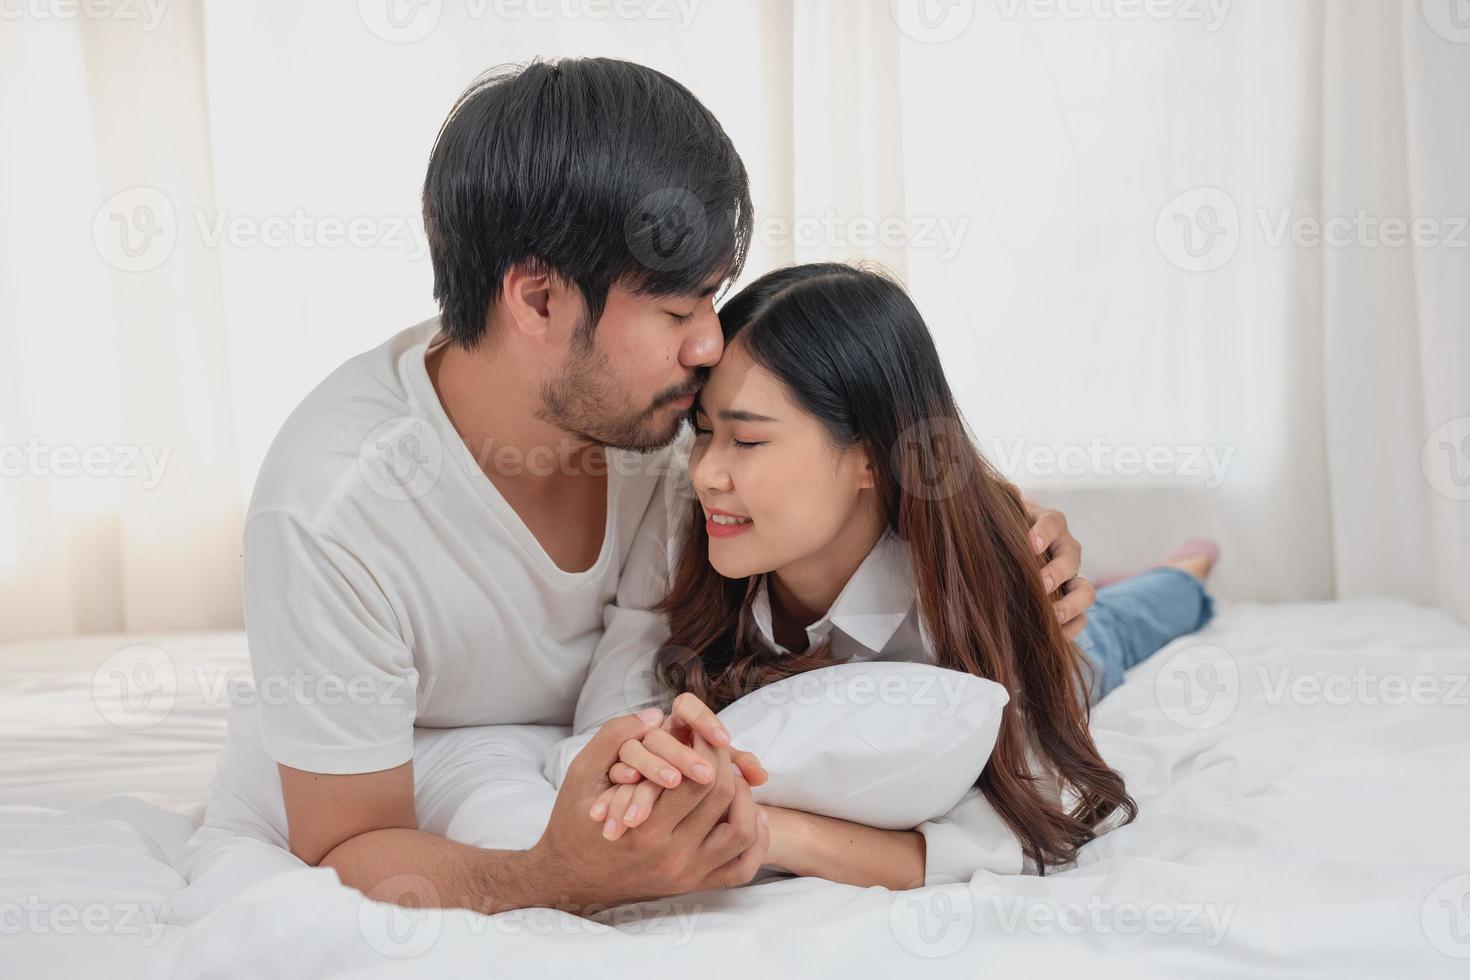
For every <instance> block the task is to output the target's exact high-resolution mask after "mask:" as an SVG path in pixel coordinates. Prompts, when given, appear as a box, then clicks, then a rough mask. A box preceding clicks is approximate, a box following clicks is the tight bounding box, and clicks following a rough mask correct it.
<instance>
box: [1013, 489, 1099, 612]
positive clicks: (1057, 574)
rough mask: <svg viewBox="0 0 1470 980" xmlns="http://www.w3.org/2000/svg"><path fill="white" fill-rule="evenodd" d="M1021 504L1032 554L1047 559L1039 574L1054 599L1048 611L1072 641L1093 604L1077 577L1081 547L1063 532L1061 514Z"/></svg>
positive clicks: (1089, 592) (1088, 586) (1089, 589)
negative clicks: (1024, 508)
mask: <svg viewBox="0 0 1470 980" xmlns="http://www.w3.org/2000/svg"><path fill="white" fill-rule="evenodd" d="M1022 503H1023V504H1025V506H1026V516H1027V517H1029V518H1030V519H1031V530H1030V531H1029V532H1028V533H1027V537H1028V539H1029V540H1030V542H1031V550H1032V552H1033V553H1034V554H1037V555H1046V556H1047V557H1048V558H1050V561H1048V562H1047V564H1046V567H1044V568H1042V570H1041V581H1042V584H1043V585H1044V586H1045V587H1046V591H1047V593H1048V594H1049V595H1056V596H1058V598H1056V599H1054V600H1053V601H1052V608H1053V609H1055V610H1056V614H1057V619H1058V620H1059V621H1060V622H1061V623H1062V629H1063V631H1065V632H1066V634H1067V639H1069V640H1075V639H1077V634H1079V633H1081V632H1082V628H1083V627H1084V626H1086V625H1087V610H1088V609H1090V608H1092V604H1093V603H1094V602H1096V601H1097V591H1096V590H1095V589H1094V588H1093V587H1092V583H1091V582H1089V581H1087V579H1085V578H1082V577H1081V576H1080V575H1078V574H1077V571H1078V569H1080V568H1081V567H1082V545H1081V544H1080V543H1078V541H1077V539H1076V538H1074V537H1072V532H1071V531H1069V530H1067V518H1066V517H1065V516H1063V514H1062V512H1061V511H1059V510H1042V509H1041V508H1040V507H1037V506H1036V505H1035V504H1033V503H1032V502H1031V501H1029V500H1022Z"/></svg>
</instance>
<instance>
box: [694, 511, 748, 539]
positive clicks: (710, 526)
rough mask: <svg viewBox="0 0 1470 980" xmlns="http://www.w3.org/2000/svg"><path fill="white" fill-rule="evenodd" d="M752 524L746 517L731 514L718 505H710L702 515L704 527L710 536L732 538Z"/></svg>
mask: <svg viewBox="0 0 1470 980" xmlns="http://www.w3.org/2000/svg"><path fill="white" fill-rule="evenodd" d="M754 524H755V522H754V521H752V520H751V519H750V518H748V517H745V516H742V515H740V514H732V513H730V512H729V511H725V510H720V509H719V508H718V507H711V508H710V509H709V510H708V511H707V512H706V513H705V517H704V529H705V530H706V531H707V532H709V536H710V537H712V538H733V537H734V536H735V535H737V534H743V533H745V532H746V531H748V530H750V529H751V528H752V527H753V526H754Z"/></svg>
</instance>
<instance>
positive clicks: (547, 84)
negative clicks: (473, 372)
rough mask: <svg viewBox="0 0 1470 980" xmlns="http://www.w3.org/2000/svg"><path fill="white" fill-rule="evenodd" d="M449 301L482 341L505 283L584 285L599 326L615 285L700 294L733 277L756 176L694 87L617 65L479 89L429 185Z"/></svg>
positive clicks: (432, 236) (449, 127) (442, 303)
mask: <svg viewBox="0 0 1470 980" xmlns="http://www.w3.org/2000/svg"><path fill="white" fill-rule="evenodd" d="M423 207H424V227H425V230H426V231H427V233H428V238H429V252H430V257H431V258H432V260H433V265H434V298H435V299H436V300H438V301H439V308H440V312H441V323H442V325H443V327H444V329H445V330H446V332H447V333H448V334H449V335H450V337H451V338H452V339H453V340H454V342H455V343H457V344H459V345H460V346H462V347H465V348H471V347H474V346H476V345H477V344H478V343H479V341H480V340H481V338H482V335H483V334H484V332H485V320H486V315H487V313H488V311H489V309H490V307H491V305H492V304H493V303H494V302H495V301H496V300H497V299H498V298H499V296H500V289H501V283H502V281H503V280H504V277H505V274H506V272H507V271H508V270H509V269H510V268H511V267H512V266H513V265H515V264H517V263H521V262H526V263H529V264H530V265H531V267H532V268H535V269H538V270H543V271H547V272H550V273H553V274H555V275H557V276H559V277H561V278H562V279H563V280H565V281H566V282H568V283H571V284H573V285H575V286H576V287H577V288H578V289H579V290H580V291H581V293H582V296H583V299H584V300H585V301H586V304H587V314H588V317H587V321H586V322H587V323H588V324H589V325H595V324H596V322H597V320H598V318H599V317H600V316H601V315H602V311H603V308H604V306H605V304H606V302H607V293H608V289H609V288H610V287H611V286H612V285H613V284H614V283H620V284H622V285H624V286H626V287H628V288H630V289H633V290H634V291H636V292H639V293H644V294H648V295H685V294H688V295H695V294H698V293H700V292H701V291H702V290H703V289H704V287H705V286H706V285H707V284H709V283H710V282H712V281H715V280H717V279H719V280H722V279H733V278H734V277H735V276H736V275H738V273H739V271H740V268H741V266H742V264H743V263H744V261H745V254H746V248H747V246H748V243H749V241H750V235H751V227H752V215H751V203H750V182H749V179H748V178H747V176H746V173H745V165H744V164H743V163H742V162H741V160H740V156H739V154H737V153H736V152H735V147H734V145H733V144H731V142H730V139H729V137H728V136H726V135H725V131H724V130H723V129H722V128H721V127H720V124H719V123H718V122H717V121H716V120H715V117H714V116H713V115H711V114H710V112H709V110H708V109H706V108H705V107H704V106H703V105H702V104H701V103H700V102H699V100H698V99H696V98H695V97H694V95H693V94H692V93H691V92H690V91H689V90H688V89H686V88H685V87H684V86H683V85H680V84H679V83H678V82H676V81H674V80H673V79H671V78H669V77H668V76H667V75H664V74H662V73H660V72H657V71H654V70H653V69H651V68H646V67H644V66H642V65H636V64H633V63H631V62H627V61H617V60H613V59H610V58H578V59H567V60H562V61H557V62H540V61H537V62H532V63H531V64H529V65H527V66H524V67H521V66H510V67H502V68H497V69H494V70H492V71H490V72H488V73H486V74H485V75H482V76H481V77H480V78H478V79H477V80H476V81H475V82H474V84H472V85H471V86H470V87H469V88H468V89H467V90H466V91H465V93H464V94H463V95H461V96H460V97H459V100H458V101H457V102H456V103H455V105H454V108H453V109H452V110H451V111H450V113H449V118H448V119H446V120H445V122H444V125H443V127H442V128H441V129H440V131H439V136H438V138H437V139H436V140H435V142H434V150H433V153H432V154H431V156H430V159H429V170H428V175H427V176H426V177H425V179H424V196H423Z"/></svg>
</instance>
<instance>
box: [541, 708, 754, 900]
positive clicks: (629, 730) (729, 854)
mask: <svg viewBox="0 0 1470 980" xmlns="http://www.w3.org/2000/svg"><path fill="white" fill-rule="evenodd" d="M650 719H652V720H650ZM661 720H662V713H661V712H657V711H655V710H650V711H649V712H642V713H640V714H639V715H627V716H624V717H621V718H614V719H613V720H611V721H609V722H607V723H606V724H604V725H603V726H602V728H601V729H599V730H598V732H597V734H596V735H595V736H594V737H593V739H592V741H591V742H589V743H588V744H587V746H586V748H584V749H583V750H582V751H581V753H579V754H578V755H577V757H576V759H574V760H572V764H571V766H570V768H569V769H568V770H567V776H566V779H565V781H564V782H563V783H562V788H561V792H560V793H558V794H557V798H556V805H555V806H554V807H553V809H552V813H551V820H550V822H549V823H548V824H547V827H546V832H545V834H543V835H542V837H541V840H540V841H538V842H537V844H536V846H535V847H533V848H532V849H531V856H532V861H533V867H534V868H535V869H537V871H538V872H539V873H541V874H544V875H545V876H547V877H548V878H549V879H550V880H552V881H556V882H558V883H560V884H563V885H565V888H566V894H565V896H564V900H565V901H567V902H570V903H572V904H574V905H577V904H588V903H601V904H610V903H614V902H625V901H634V900H638V899H644V898H654V897H663V896H666V895H679V894H683V893H685V892H690V891H698V890H702V889H706V888H723V887H729V886H731V885H737V884H744V883H745V882H747V881H749V880H750V879H751V878H752V877H753V876H754V875H755V872H756V871H757V870H758V869H759V868H760V865H761V863H762V860H763V859H764V856H765V852H766V850H767V849H768V848H769V846H770V838H769V835H768V833H767V832H766V828H765V826H764V822H763V821H762V820H761V819H759V811H758V808H757V807H756V806H755V803H754V801H753V800H752V799H751V797H750V788H749V786H748V785H747V784H746V783H745V780H744V779H743V778H740V779H737V776H736V773H737V770H736V768H735V766H734V765H733V764H732V762H731V758H730V749H729V747H728V746H723V745H722V746H720V747H718V748H716V747H714V746H712V745H710V743H709V742H708V741H706V740H705V739H704V737H703V736H701V735H700V734H698V732H696V733H695V734H694V736H693V744H692V746H690V747H689V748H690V750H691V752H692V753H693V754H694V755H695V756H697V757H698V759H699V763H700V764H701V765H703V766H705V767H707V768H708V769H709V771H710V773H711V778H710V780H709V781H708V782H703V783H701V782H696V781H694V780H692V779H691V780H683V781H680V783H679V785H677V786H676V787H674V788H673V789H669V790H667V791H665V792H664V793H663V798H662V799H661V800H660V803H659V807H658V809H657V811H655V812H654V813H653V814H652V816H651V818H650V819H649V820H648V821H647V823H646V824H645V825H644V826H642V827H640V828H638V831H637V832H636V833H632V834H628V835H627V836H625V837H623V838H622V839H621V840H617V841H608V840H604V839H603V836H602V828H601V826H600V825H599V824H596V823H593V822H592V821H590V820H588V819H587V811H588V808H589V807H590V806H591V805H592V802H593V800H595V799H596V798H597V797H598V796H599V795H601V794H602V793H603V791H604V790H606V789H608V788H609V787H611V786H612V785H613V783H612V781H611V780H610V779H609V778H608V771H609V769H611V767H612V765H613V763H614V762H616V761H617V760H618V755H619V752H620V751H621V749H622V746H623V745H624V744H625V743H626V742H628V741H629V740H630V739H641V738H643V737H644V736H645V735H647V734H648V733H650V732H652V731H654V730H655V729H656V728H657V727H658V722H659V721H661Z"/></svg>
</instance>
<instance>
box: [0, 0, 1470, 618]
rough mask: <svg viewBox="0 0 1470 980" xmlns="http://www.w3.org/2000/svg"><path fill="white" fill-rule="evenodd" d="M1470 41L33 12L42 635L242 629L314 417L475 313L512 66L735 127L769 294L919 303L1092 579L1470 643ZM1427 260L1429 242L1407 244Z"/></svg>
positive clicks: (25, 105)
mask: <svg viewBox="0 0 1470 980" xmlns="http://www.w3.org/2000/svg"><path fill="white" fill-rule="evenodd" d="M83 6H85V5H83ZM1465 6H1466V4H1465V2H1464V0H1374V2H1371V3H1356V2H1352V3H1350V2H1347V0H1338V2H1334V0H1234V2H1233V3H1232V2H1230V0H1177V2H1169V0H1156V2H1153V3H1150V4H1137V3H1123V2H1116V0H1056V2H1050V0H1049V2H1039V0H976V2H968V0H956V2H940V0H891V2H888V0H863V2H859V0H794V2H781V0H762V2H759V3H757V2H751V0H646V2H645V0H639V2H633V0H626V2H621V3H618V4H597V3H589V2H574V0H516V2H500V3H497V2H494V0H422V2H409V0H360V2H358V3H356V4H352V3H347V4H344V3H338V2H327V0H323V2H316V3H304V4H302V3H293V2H285V0H281V2H242V0H228V2H217V3H204V4H203V5H202V7H201V5H199V4H197V3H187V2H174V3H171V4H165V5H159V4H153V5H146V4H138V5H133V6H124V7H121V8H113V10H114V12H113V13H112V15H110V16H106V15H104V16H80V17H71V18H68V17H66V16H62V15H58V14H57V13H56V11H60V10H62V9H63V7H62V6H61V5H55V6H53V7H51V8H42V7H36V6H35V5H31V6H30V7H17V8H16V9H17V10H21V11H22V14H21V17H22V18H23V19H24V23H19V24H3V23H0V134H3V136H0V138H3V140H4V144H5V145H4V152H3V153H0V357H3V362H0V363H3V365H4V368H3V372H0V378H3V381H4V382H5V384H4V390H3V392H0V466H3V467H4V469H3V476H0V602H3V609H0V612H3V616H0V638H22V637H32V636H41V635H64V634H70V633H82V632H103V631H143V630H149V631H152V630H164V629H191V628H206V627H221V626H232V625H238V623H239V617H240V613H239V597H238V591H239V532H240V520H241V514H242V513H243V510H244V506H245V502H246V500H247V499H248V495H249V489H250V486H251V484H252V482H253V479H254V474H255V472H256V470H257V468H258V466H259V463H260V459H261V457H262V455H263V454H264V452H265V449H266V447H267V446H268V445H269V442H270V439H271V437H272V436H273V435H274V433H275V431H276V429H277V427H278V426H279V425H280V423H281V421H282V420H283V419H284V418H285V415H286V414H287V413H288V412H289V411H290V410H291V408H292V407H293V406H294V405H295V404H296V402H297V401H299V400H300V398H301V397H302V396H303V395H304V394H305V392H306V391H307V390H308V389H309V388H310V387H311V386H312V385H313V384H315V383H316V382H317V381H318V380H319V379H320V378H321V377H323V376H324V375H325V374H326V373H327V372H328V371H330V370H331V369H332V368H333V367H335V366H336V365H337V364H338V363H340V362H341V361H342V360H343V359H345V358H346V357H348V356H350V355H352V354H353V353H356V352H358V351H360V350H362V349H365V348H367V347H369V346H372V345H374V344H376V343H378V342H380V341H381V340H382V339H383V338H384V337H386V336H387V335H388V334H390V333H392V332H393V331H395V330H397V329H400V328H401V327H403V326H406V325H408V324H409V323H412V322H415V321H416V320H418V319H421V318H422V317H424V316H427V315H429V314H430V313H431V312H432V299H431V295H430V286H431V277H430V273H429V269H428V262H427V257H426V255H425V253H424V241H423V234H422V227H421V224H420V222H419V218H418V191H419V185H420V182H421V181H422V177H423V169H424V164H425V161H426V159H427V154H428V150H429V146H430V144H431V142H432V139H433V136H434V133H435V132H436V130H437V127H438V125H439V123H440V122H441V120H442V118H443V115H444V113H445V112H446V110H447V109H448V107H449V105H450V104H451V103H452V101H453V99H454V97H455V96H456V95H457V94H458V92H459V91H460V90H461V89H462V88H463V87H464V85H465V84H466V83H467V82H468V81H469V80H470V79H471V78H472V77H473V76H474V75H475V74H477V73H478V72H479V71H481V70H483V69H485V68H487V67H489V66H492V65H495V64H500V63H505V62H519V61H524V60H526V59H528V58H530V57H532V56H542V57H556V56H568V55H589V54H605V55H610V56H614V57H624V58H629V59H632V60H637V61H641V62H643V63H646V64H649V65H651V66H653V67H656V68H658V69H660V70H662V71H665V72H667V73H668V74H670V75H672V76H673V77H675V78H677V79H679V80H681V81H683V82H684V83H685V84H687V85H688V86H689V87H690V88H691V89H692V90H693V91H694V92H695V93H696V94H697V95H699V96H700V98H702V99H703V100H704V101H705V102H706V103H707V104H708V105H709V106H710V108H711V109H712V110H713V111H714V113H715V114H716V115H717V116H718V117H719V118H720V120H721V121H722V122H723V124H724V125H725V127H726V129H727V130H728V131H729V132H730V134H731V137H732V138H733V139H734V141H735V143H736V145H737V146H738V147H739V149H740V151H741V154H742V156H743V157H744V159H745V161H746V165H747V167H748V169H749V170H750V173H751V180H752V185H753V191H754V196H755V201H756V207H757V225H758V231H757V240H756V243H755V247H754V249H753V251H752V255H751V260H750V263H749V266H748V270H747V277H749V276H752V275H755V274H759V273H760V272H762V271H764V270H766V269H769V268H771V267H772V266H775V265H778V264H782V263H787V262H792V261H808V260H813V259H825V258H837V259H853V258H869V259H874V260H877V261H879V262H882V263H883V264H885V265H887V266H889V267H890V268H892V269H893V270H894V271H896V272H897V273H899V274H900V275H902V276H903V277H904V278H905V279H906V281H907V282H908V283H909V285H910V287H911V289H912V291H913V292H914V295H915V297H916V300H917V301H918V303H919V305H920V307H921V308H922V309H923V310H924V311H925V313H926V315H927V317H928V319H929V321H930V325H931V327H932V329H933V330H934V332H935V334H936V337H937V339H938V342H939V344H940V347H941V351H942V353H943V355H944V358H945V362H946V365H947V368H948V371H949V373H950V376H951V381H952V383H953V385H954V387H955V388H956V390H957V391H958V393H959V395H960V398H961V402H962V405H963V407H964V409H965V412H966V415H967V418H968V419H969V421H970V424H971V426H972V428H973V429H974V430H975V432H976V434H977V436H979V438H980V439H981V442H982V446H983V448H984V449H985V450H986V452H987V453H988V454H989V455H990V456H991V458H992V460H993V461H995V462H996V463H997V464H998V465H1000V466H1001V467H1002V469H1004V470H1005V471H1006V472H1007V473H1009V474H1010V475H1011V476H1012V477H1013V478H1014V479H1016V480H1017V482H1018V483H1020V484H1021V485H1022V486H1023V487H1026V488H1027V489H1028V491H1030V492H1031V493H1032V494H1033V495H1034V496H1036V497H1037V498H1038V499H1042V500H1045V501H1050V502H1055V503H1057V504H1058V505H1060V506H1062V507H1063V508H1064V509H1065V510H1066V512H1067V513H1068V515H1069V516H1070V517H1071V519H1072V521H1073V524H1074V526H1075V527H1076V529H1077V531H1078V534H1079V536H1080V537H1081V538H1082V539H1083V542H1084V545H1085V548H1086V551H1087V561H1086V564H1087V566H1088V569H1089V570H1090V571H1092V572H1094V573H1102V572H1108V571H1115V570H1121V569H1126V568H1128V567H1130V566H1133V565H1136V564H1139V563H1142V562H1145V561H1146V560H1148V559H1149V558H1151V557H1153V556H1154V555H1156V554H1157V553H1159V552H1160V551H1161V550H1162V549H1164V548H1166V547H1167V546H1168V545H1170V544H1172V543H1174V542H1176V541H1178V540H1180V539H1182V538H1184V537H1187V536H1192V535H1195V534H1210V535H1213V536H1215V537H1217V538H1218V539H1220V540H1221V542H1222V544H1223V545H1224V548H1225V551H1226V556H1227V557H1226V561H1225V563H1224V564H1223V565H1222V567H1221V569H1220V575H1219V579H1218V583H1217V584H1218V590H1219V592H1220V593H1221V594H1222V595H1224V596H1227V597H1237V598H1261V599H1302V598H1305V599H1320V598H1331V597H1334V596H1350V595H1361V594H1387V595H1396V596H1404V597H1408V598H1411V599H1414V600H1418V601H1422V602H1428V603H1434V604H1438V605H1442V606H1444V607H1446V608H1450V609H1452V610H1454V611H1456V612H1457V613H1458V614H1459V615H1460V616H1462V617H1466V618H1470V499H1467V498H1470V350H1467V346H1470V339H1467V338H1470V287H1467V285H1466V284H1467V282H1470V247H1467V239H1470V232H1467V231H1466V230H1465V228H1464V227H1463V219H1464V216H1466V215H1467V214H1470V180H1467V179H1466V174H1467V173H1470V112H1467V109H1466V97H1467V95H1470V16H1467V15H1470V11H1467V10H1465V9H1464V8H1465ZM37 10H39V11H40V13H37V12H36V11H37ZM47 10H50V11H51V15H50V16H43V15H44V14H45V13H46V11H47ZM24 11H30V12H29V13H26V12H24ZM123 11H126V12H127V13H128V14H130V15H131V16H124V15H123ZM12 19H14V18H12ZM5 28H15V29H5ZM1398 225H1403V226H1405V229H1406V231H1405V233H1404V236H1403V237H1413V236H1414V234H1415V229H1417V239H1418V240H1417V241H1411V242H1409V243H1408V244H1399V245H1394V244H1387V243H1388V242H1389V241H1390V239H1392V238H1393V236H1394V233H1395V231H1396V229H1397V227H1398ZM1314 229H1315V230H1316V231H1317V232H1318V233H1319V234H1318V236H1317V237H1316V238H1315V239H1314V238H1313V234H1312V232H1313V230H1314Z"/></svg>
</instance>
